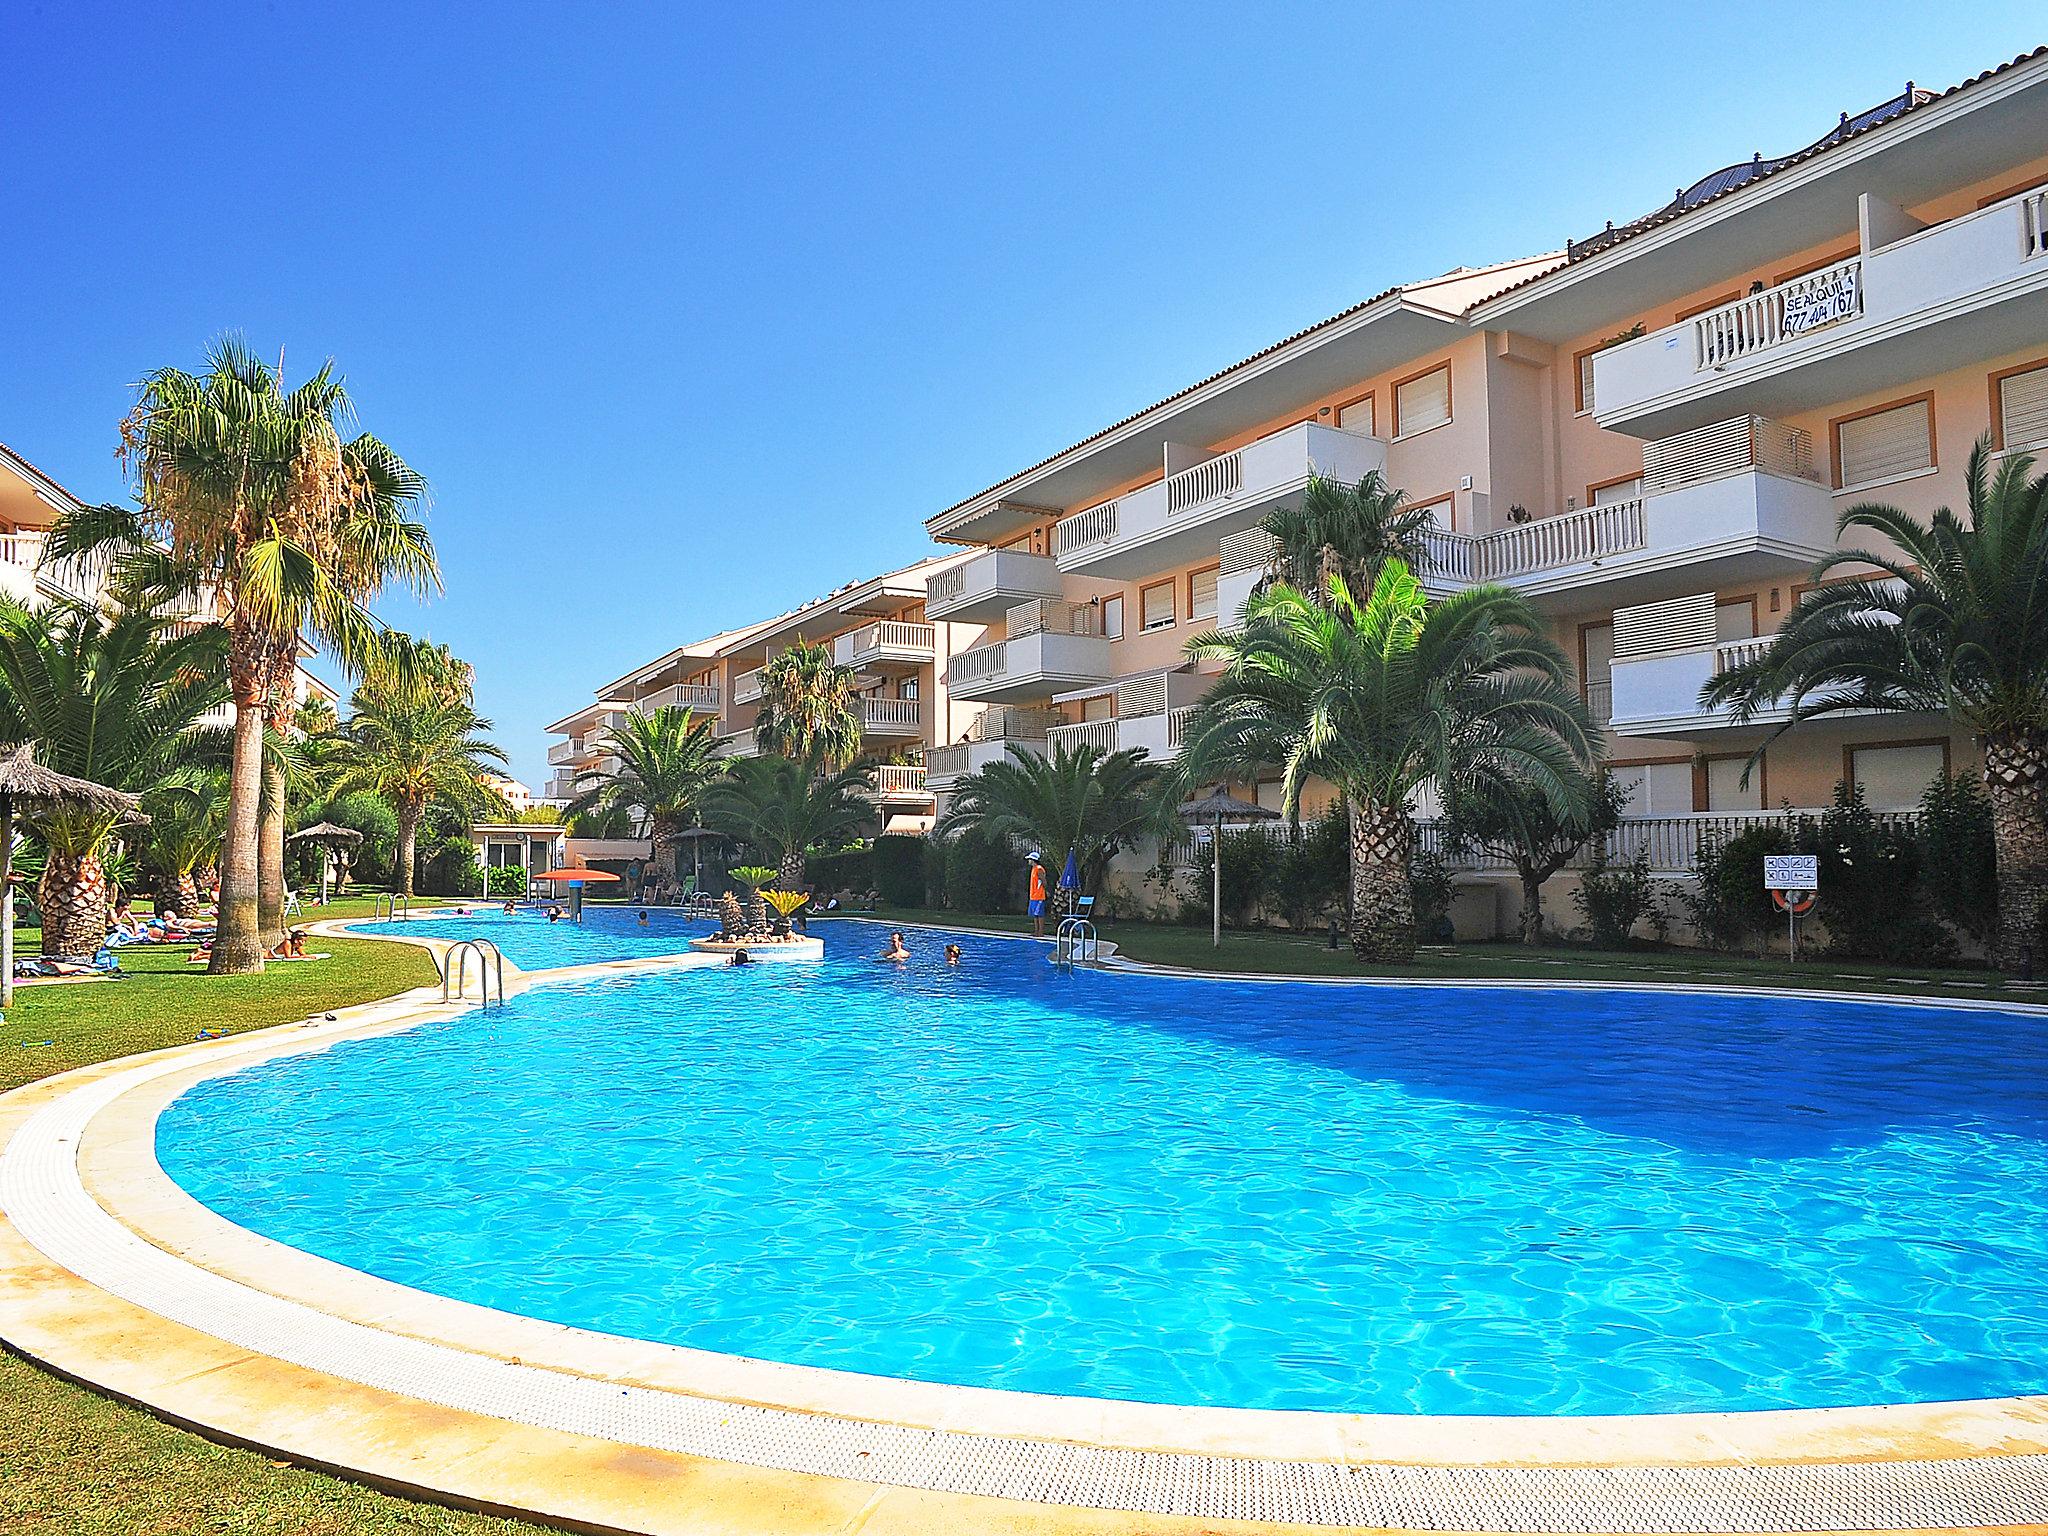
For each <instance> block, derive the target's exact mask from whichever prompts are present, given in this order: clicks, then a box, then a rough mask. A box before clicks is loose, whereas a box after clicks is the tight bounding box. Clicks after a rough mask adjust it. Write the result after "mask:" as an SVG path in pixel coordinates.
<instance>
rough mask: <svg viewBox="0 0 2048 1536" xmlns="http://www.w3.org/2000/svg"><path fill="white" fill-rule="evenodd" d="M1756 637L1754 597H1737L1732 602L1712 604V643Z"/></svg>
mask: <svg viewBox="0 0 2048 1536" xmlns="http://www.w3.org/2000/svg"><path fill="white" fill-rule="evenodd" d="M1755 638H1756V599H1755V598H1753V597H1738V598H1737V599H1735V601H1734V602H1732V603H1716V604H1714V643H1715V644H1716V645H1726V644H1728V642H1729V641H1731V640H1754V639H1755Z"/></svg>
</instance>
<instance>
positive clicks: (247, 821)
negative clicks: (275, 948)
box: [206, 635, 263, 976]
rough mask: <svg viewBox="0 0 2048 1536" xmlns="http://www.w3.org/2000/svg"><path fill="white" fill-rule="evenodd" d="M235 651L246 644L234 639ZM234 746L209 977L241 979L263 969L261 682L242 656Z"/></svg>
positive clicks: (236, 665)
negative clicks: (217, 922) (260, 921)
mask: <svg viewBox="0 0 2048 1536" xmlns="http://www.w3.org/2000/svg"><path fill="white" fill-rule="evenodd" d="M235 644H236V647H237V649H238V650H241V649H243V648H244V647H246V645H247V641H246V640H245V639H243V638H242V637H241V636H239V635H238V636H237V637H236V640H235ZM228 670H229V673H230V676H231V679H232V682H233V685H234V693H235V745H234V754H233V756H232V757H230V758H229V760H228V828H227V836H226V837H225V838H224V839H223V840H222V842H221V850H220V925H219V927H218V929H217V930H216V932H215V937H214V941H213V957H212V958H211V959H210V960H208V961H207V963H206V971H207V974H208V975H210V976H246V975H250V974H252V973H254V972H257V971H261V970H262V969H263V936H262V932H261V929H260V927H259V924H258V912H257V894H256V843H257V822H258V820H259V818H260V816H261V814H262V801H263V678H262V673H261V670H260V669H259V667H258V666H257V665H256V664H255V663H254V662H252V661H251V660H250V659H249V658H248V657H247V656H246V655H237V656H231V657H230V658H229V663H228Z"/></svg>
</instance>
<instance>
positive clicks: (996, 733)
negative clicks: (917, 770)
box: [924, 704, 1060, 791]
mask: <svg viewBox="0 0 2048 1536" xmlns="http://www.w3.org/2000/svg"><path fill="white" fill-rule="evenodd" d="M1059 723H1060V715H1059V711H1058V710H1054V709H1019V708H1017V707H1015V706H1014V705H1001V704H998V705H991V706H990V707H989V708H987V709H984V710H983V711H982V712H981V713H980V714H978V715H976V716H975V717H974V723H973V724H972V725H970V726H968V728H967V739H966V740H964V741H957V742H951V743H948V744H947V745H945V746H939V747H932V748H930V749H929V750H928V751H927V752H926V753H925V755H924V764H925V783H926V784H927V785H929V786H930V787H931V788H932V789H935V790H941V791H944V790H950V789H951V788H952V787H953V785H954V784H955V782H956V781H958V780H959V779H960V778H961V777H962V776H964V775H966V774H970V773H979V772H980V771H981V770H982V769H984V768H986V767H987V766H988V765H989V764H990V763H1000V762H1003V761H1004V760H1006V759H1007V758H1008V757H1009V756H1010V755H1011V754H1010V749H1011V748H1012V747H1015V748H1016V749H1017V750H1018V751H1020V752H1028V753H1031V754H1033V755H1034V756H1038V757H1043V756H1044V755H1045V740H1046V733H1047V732H1048V731H1050V730H1051V729H1052V728H1053V727H1054V726H1056V725H1058V724H1059Z"/></svg>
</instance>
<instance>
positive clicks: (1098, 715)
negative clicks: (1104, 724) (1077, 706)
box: [1081, 693, 1116, 720]
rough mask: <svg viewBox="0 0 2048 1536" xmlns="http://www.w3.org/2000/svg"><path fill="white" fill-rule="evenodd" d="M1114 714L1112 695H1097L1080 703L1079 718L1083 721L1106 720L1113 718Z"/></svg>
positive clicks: (1114, 697)
mask: <svg viewBox="0 0 2048 1536" xmlns="http://www.w3.org/2000/svg"><path fill="white" fill-rule="evenodd" d="M1115 714H1116V695H1115V694H1113V693H1098V694H1096V695H1095V696H1094V697H1093V698H1087V699H1083V700H1082V701H1081V718H1082V719H1083V720H1108V719H1111V718H1113V717H1114V716H1115Z"/></svg>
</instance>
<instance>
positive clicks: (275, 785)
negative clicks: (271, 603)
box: [256, 635, 299, 948]
mask: <svg viewBox="0 0 2048 1536" xmlns="http://www.w3.org/2000/svg"><path fill="white" fill-rule="evenodd" d="M298 672H299V658H298V637H297V636H296V635H294V636H293V637H292V644H291V646H290V647H289V648H288V649H287V650H286V652H285V653H284V655H283V656H281V657H280V658H279V660H278V661H277V662H276V664H274V665H273V666H272V668H271V675H270V680H269V687H268V689H267V690H266V698H265V702H264V715H265V720H266V722H267V723H268V725H269V727H270V732H271V734H272V735H273V736H275V737H276V738H277V739H278V740H279V741H284V740H286V739H288V738H289V737H290V735H291V730H292V716H293V714H294V713H295V712H296V710H297V708H298V700H297V699H296V698H295V697H294V696H293V693H292V688H293V685H294V684H296V683H297V682H298ZM284 802H285V782H284V770H283V769H281V768H279V767H278V765H277V764H276V763H273V762H266V763H265V764H264V768H263V815H262V818H261V820H260V821H259V822H258V823H257V829H256V893H257V895H256V908H257V926H258V928H259V929H260V930H261V931H262V934H263V943H264V945H265V946H266V947H273V948H274V947H275V946H276V945H277V944H278V943H280V942H281V941H282V940H283V938H284V892H285V886H284V820H285V814H284V813H285V804H284Z"/></svg>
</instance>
